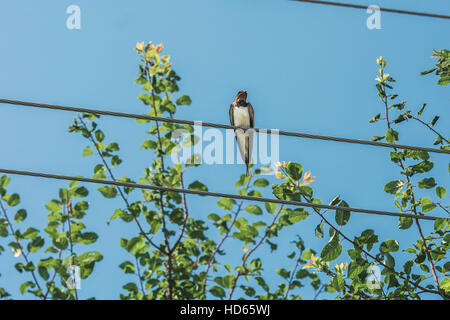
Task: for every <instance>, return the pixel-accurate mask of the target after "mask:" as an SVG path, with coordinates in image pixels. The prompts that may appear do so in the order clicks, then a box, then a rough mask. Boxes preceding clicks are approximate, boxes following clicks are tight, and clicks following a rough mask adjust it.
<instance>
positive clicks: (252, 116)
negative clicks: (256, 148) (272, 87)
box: [245, 102, 255, 163]
mask: <svg viewBox="0 0 450 320" xmlns="http://www.w3.org/2000/svg"><path fill="white" fill-rule="evenodd" d="M247 108H248V114H249V116H250V128H254V127H255V111H254V110H253V106H252V104H251V103H250V102H249V103H247ZM247 132H248V146H246V147H247V148H246V151H247V159H245V162H246V163H250V162H251V161H252V151H253V134H254V130H249V131H247Z"/></svg>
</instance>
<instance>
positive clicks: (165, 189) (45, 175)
mask: <svg viewBox="0 0 450 320" xmlns="http://www.w3.org/2000/svg"><path fill="white" fill-rule="evenodd" d="M0 173H5V174H14V175H22V176H31V177H39V178H48V179H57V180H69V181H80V182H88V183H97V184H106V185H114V186H118V187H128V188H137V189H149V190H157V191H163V192H177V193H185V194H197V195H200V196H212V197H221V198H229V199H239V200H249V201H258V202H271V203H278V204H284V205H292V206H298V207H309V208H318V209H330V210H345V211H351V212H358V213H368V214H376V215H385V216H393V217H404V218H414V219H422V220H436V219H448V218H439V217H433V216H416V215H410V214H405V213H397V212H389V211H379V210H370V209H358V208H347V207H337V206H330V205H325V204H314V203H308V202H300V201H288V200H278V199H269V198H258V197H251V196H243V195H235V194H229V193H219V192H209V191H199V190H188V189H177V188H169V187H160V186H153V185H146V184H137V183H130V182H119V181H110V180H100V179H92V178H84V177H72V176H63V175H56V174H49V173H41V172H31V171H20V170H9V169H0Z"/></svg>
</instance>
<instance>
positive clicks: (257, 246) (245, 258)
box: [228, 206, 284, 300]
mask: <svg viewBox="0 0 450 320" xmlns="http://www.w3.org/2000/svg"><path fill="white" fill-rule="evenodd" d="M283 208H284V206H281V207H280V209H279V210H278V212H277V213H276V214H275V216H274V218H273V220H272V223H271V224H270V225H269V226H268V227H267V228H266V232H265V233H264V236H262V237H261V239H260V240H259V241H258V243H256V244H255V245H254V246H253V248H252V249H251V250H250V251H249V252H248V253H247V254H246V255H245V256H244V259H243V260H242V264H241V269H243V268H245V263H246V262H247V260H248V258H249V257H250V256H251V255H252V253H253V252H255V250H256V249H258V248H259V246H260V245H261V244H262V243H263V241H264V240H265V239H266V238H267V235H268V233H269V232H268V230H269V229H270V228H271V227H272V226H273V225H274V224H275V223H276V221H277V219H278V216H279V215H280V213H281V211H282V210H283ZM241 275H242V272H241V270H239V271H238V272H237V274H236V277H235V278H234V281H233V286H232V287H231V290H230V293H229V294H228V300H231V298H232V297H233V293H234V290H235V289H236V286H237V282H238V280H239V278H240V276H241Z"/></svg>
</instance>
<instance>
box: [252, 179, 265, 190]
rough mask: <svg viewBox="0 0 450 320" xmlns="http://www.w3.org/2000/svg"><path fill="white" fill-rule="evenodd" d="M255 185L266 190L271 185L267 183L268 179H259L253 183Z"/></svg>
mask: <svg viewBox="0 0 450 320" xmlns="http://www.w3.org/2000/svg"><path fill="white" fill-rule="evenodd" d="M253 185H254V186H255V187H260V188H264V187H267V186H268V185H269V181H267V179H264V178H259V179H257V180H255V182H253Z"/></svg>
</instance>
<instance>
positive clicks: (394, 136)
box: [386, 128, 398, 144]
mask: <svg viewBox="0 0 450 320" xmlns="http://www.w3.org/2000/svg"><path fill="white" fill-rule="evenodd" d="M386 141H387V142H388V143H392V144H394V143H395V142H396V141H398V132H397V131H395V130H394V129H392V128H389V129H388V131H387V132H386Z"/></svg>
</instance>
